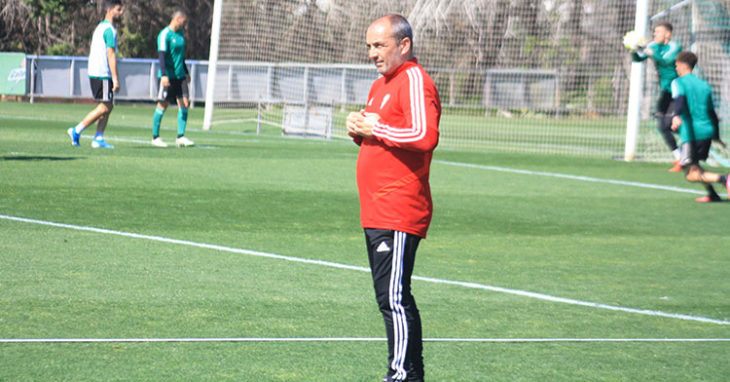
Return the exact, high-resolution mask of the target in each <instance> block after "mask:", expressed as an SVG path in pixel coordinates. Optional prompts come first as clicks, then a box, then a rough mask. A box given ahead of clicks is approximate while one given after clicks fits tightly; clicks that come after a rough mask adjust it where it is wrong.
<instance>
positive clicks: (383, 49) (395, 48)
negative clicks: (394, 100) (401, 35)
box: [365, 21, 408, 76]
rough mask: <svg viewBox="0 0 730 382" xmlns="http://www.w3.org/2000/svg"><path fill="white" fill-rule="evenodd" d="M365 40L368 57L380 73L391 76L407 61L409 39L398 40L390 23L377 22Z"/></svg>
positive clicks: (369, 29)
mask: <svg viewBox="0 0 730 382" xmlns="http://www.w3.org/2000/svg"><path fill="white" fill-rule="evenodd" d="M365 40H366V42H367V46H368V57H369V58H370V59H371V60H373V62H374V63H375V66H376V67H377V69H378V73H380V74H382V75H384V76H387V75H390V74H392V73H394V72H395V71H396V70H397V69H398V68H399V67H400V66H401V65H403V63H405V62H406V61H407V59H406V57H407V52H408V49H407V47H405V44H406V43H407V42H406V41H407V39H403V40H400V41H398V40H396V38H395V37H394V36H393V32H392V31H391V27H390V23H389V22H388V21H376V22H375V23H373V24H372V25H370V28H368V31H367V34H366V36H365ZM404 52H405V53H404Z"/></svg>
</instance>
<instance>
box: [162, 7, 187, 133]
mask: <svg viewBox="0 0 730 382" xmlns="http://www.w3.org/2000/svg"><path fill="white" fill-rule="evenodd" d="M187 22H188V16H187V14H186V13H185V11H183V10H177V11H175V12H174V13H173V14H172V20H171V21H170V25H168V26H166V27H165V28H164V29H163V30H162V31H160V34H159V35H158V36H157V51H158V55H159V60H160V71H159V77H160V92H159V94H158V102H157V108H155V116H154V118H153V120H152V145H153V146H158V147H167V143H165V142H163V141H162V138H160V123H161V122H162V117H163V116H164V115H165V110H167V106H168V105H169V104H170V102H176V103H177V107H178V109H177V139H176V140H175V145H176V146H178V147H185V146H192V145H193V144H194V143H193V141H191V140H190V139H187V138H185V128H186V127H187V124H188V107H190V99H189V96H188V94H189V93H188V84H189V83H190V74H188V67H187V66H186V65H185V35H184V34H183V29H184V28H185V24H187Z"/></svg>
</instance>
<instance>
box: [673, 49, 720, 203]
mask: <svg viewBox="0 0 730 382" xmlns="http://www.w3.org/2000/svg"><path fill="white" fill-rule="evenodd" d="M696 64H697V56H696V55H695V54H694V53H692V52H682V53H680V54H679V55H677V63H676V67H677V74H678V75H679V77H678V78H677V79H675V80H674V81H672V85H671V88H672V96H673V97H674V104H675V106H676V113H677V115H676V116H674V117H673V118H672V130H675V131H677V130H679V137H680V140H681V144H682V157H681V160H680V164H681V165H682V169H684V172H685V177H686V179H687V180H688V181H690V182H695V183H703V184H704V185H705V189H707V192H708V196H705V197H701V198H697V199H696V200H697V201H698V202H719V201H721V199H720V196H718V195H717V193H716V192H715V189H714V188H713V187H712V183H716V182H717V183H720V184H722V185H723V186H725V187H726V188H728V189H729V190H728V196H730V183H729V181H728V175H727V174H726V175H719V174H715V173H711V172H709V171H705V170H704V169H703V168H702V167H701V166H700V163H699V162H700V161H703V160H707V156H708V154H709V151H710V145H711V144H712V140H713V139H714V140H717V141H719V142H720V144H723V143H722V141H721V140H720V129H719V126H720V121H719V119H718V118H717V114H716V113H715V107H714V104H713V102H712V90H711V88H710V85H709V84H708V83H707V82H705V81H703V80H701V79H700V78H698V77H697V76H695V75H694V74H692V69H694V67H695V65H696Z"/></svg>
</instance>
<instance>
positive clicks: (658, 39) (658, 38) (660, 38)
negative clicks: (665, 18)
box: [654, 26, 672, 44]
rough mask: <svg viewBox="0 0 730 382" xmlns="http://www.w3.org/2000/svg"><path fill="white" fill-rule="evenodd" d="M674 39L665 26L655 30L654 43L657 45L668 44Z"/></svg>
mask: <svg viewBox="0 0 730 382" xmlns="http://www.w3.org/2000/svg"><path fill="white" fill-rule="evenodd" d="M671 39H672V32H670V31H669V30H668V29H667V28H665V27H663V26H658V27H656V28H654V42H655V43H657V44H666V43H668V42H669V40H671Z"/></svg>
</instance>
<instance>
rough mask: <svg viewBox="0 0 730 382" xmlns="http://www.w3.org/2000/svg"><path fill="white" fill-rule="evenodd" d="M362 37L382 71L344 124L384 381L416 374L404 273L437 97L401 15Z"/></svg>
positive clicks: (421, 203)
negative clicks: (352, 152)
mask: <svg viewBox="0 0 730 382" xmlns="http://www.w3.org/2000/svg"><path fill="white" fill-rule="evenodd" d="M366 40H367V46H368V53H369V57H370V59H371V60H373V62H374V63H375V66H376V67H377V69H378V72H379V73H380V74H382V77H380V78H378V79H377V80H376V81H375V82H374V83H373V85H372V87H371V89H370V94H369V95H368V101H367V107H366V108H365V110H364V111H362V112H359V113H350V115H348V117H347V121H346V127H347V130H348V134H349V135H350V136H351V137H352V138H353V140H354V141H355V143H357V144H358V145H360V155H359V157H358V160H357V184H358V190H359V194H360V220H361V223H362V227H363V228H364V230H365V241H366V244H367V250H368V260H369V261H370V269H371V273H372V277H373V286H374V288H375V297H376V299H377V302H378V306H379V307H380V311H381V313H382V315H383V319H384V321H385V328H386V332H387V335H388V372H387V374H386V376H385V378H383V381H387V382H390V381H405V380H408V381H423V375H424V372H423V357H422V350H423V345H422V336H421V318H420V315H419V313H418V308H417V307H416V301H415V300H414V298H413V296H412V295H411V274H412V273H413V265H414V262H415V257H416V249H417V248H418V243H419V241H420V240H421V238H425V237H426V231H427V230H428V226H429V223H430V222H431V215H432V212H433V203H432V201H431V191H430V187H429V183H428V178H429V171H430V170H429V169H430V165H431V157H432V156H433V150H434V149H435V148H436V145H437V144H438V135H439V133H438V124H439V119H440V117H441V101H440V100H439V95H438V92H437V91H436V87H435V86H434V84H433V81H432V80H431V78H430V77H429V76H428V74H426V72H425V70H423V68H422V67H421V66H420V65H419V64H418V61H417V60H416V58H415V57H414V56H413V32H412V30H411V26H410V24H409V23H408V21H407V20H406V19H405V18H404V17H403V16H400V15H387V16H384V17H382V18H380V19H378V20H376V21H375V22H373V23H372V24H371V25H370V27H369V28H368V30H367V35H366Z"/></svg>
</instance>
